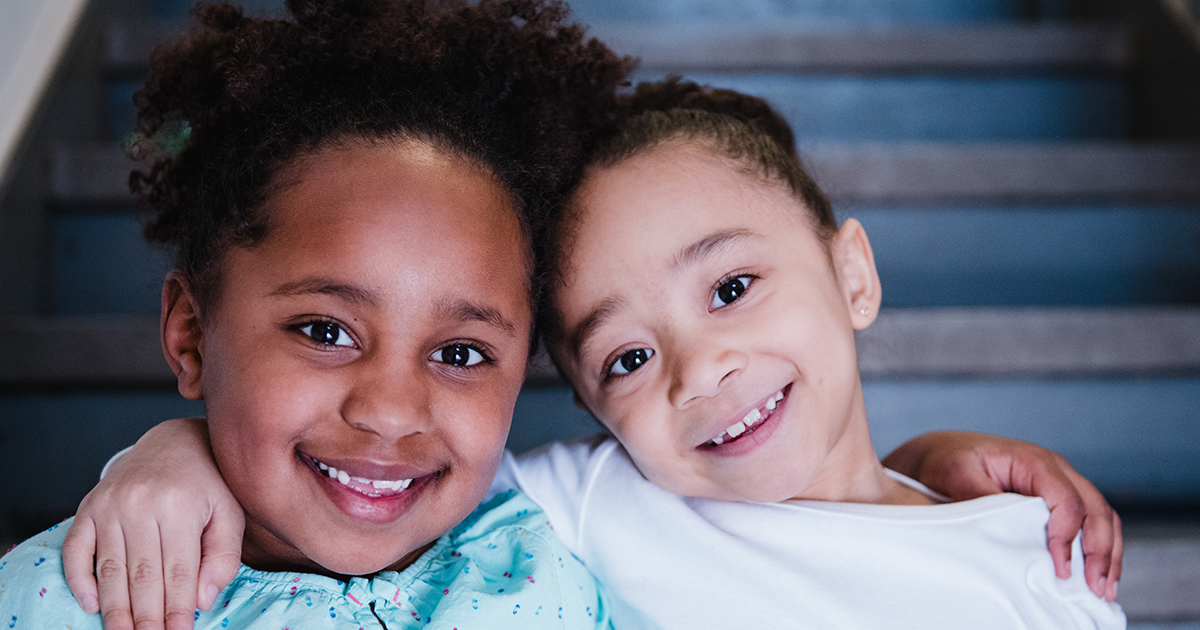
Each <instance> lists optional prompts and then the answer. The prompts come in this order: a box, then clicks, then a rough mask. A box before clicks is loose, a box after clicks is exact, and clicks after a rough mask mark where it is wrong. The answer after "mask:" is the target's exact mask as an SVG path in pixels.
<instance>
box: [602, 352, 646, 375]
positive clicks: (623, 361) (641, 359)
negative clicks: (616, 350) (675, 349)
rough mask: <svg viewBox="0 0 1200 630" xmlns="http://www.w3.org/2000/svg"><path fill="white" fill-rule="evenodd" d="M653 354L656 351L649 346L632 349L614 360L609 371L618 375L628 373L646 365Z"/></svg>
mask: <svg viewBox="0 0 1200 630" xmlns="http://www.w3.org/2000/svg"><path fill="white" fill-rule="evenodd" d="M652 356H654V351H653V350H651V349H649V348H636V349H634V350H630V351H629V352H626V353H625V354H622V355H621V356H619V357H617V360H616V361H614V362H613V365H612V367H611V368H609V373H610V374H613V375H616V376H621V375H623V374H628V373H630V372H632V371H634V370H636V369H638V368H640V367H642V366H643V365H645V364H646V362H647V361H649V360H650V357H652Z"/></svg>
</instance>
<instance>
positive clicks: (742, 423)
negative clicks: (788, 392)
mask: <svg viewBox="0 0 1200 630" xmlns="http://www.w3.org/2000/svg"><path fill="white" fill-rule="evenodd" d="M781 400H783V390H779V391H777V392H775V395H774V396H771V397H770V398H768V399H767V404H766V405H764V407H766V409H767V411H772V410H774V409H775V407H776V405H778V404H779V401H781ZM766 417H767V416H766V414H764V413H763V412H761V411H759V410H758V409H757V408H754V409H751V410H750V412H749V413H747V414H746V416H745V417H744V418H742V419H741V420H739V421H737V422H735V423H734V425H733V426H731V427H729V428H728V429H725V430H724V431H722V432H721V434H720V435H718V436H717V437H715V438H713V439H712V443H713V444H716V445H721V444H724V443H725V440H726V439H733V438H735V437H737V436H739V435H741V434H743V433H745V432H746V429H749V428H750V427H752V426H754V425H756V424H758V423H759V422H762V420H763V418H766ZM726 436H728V438H727V437H726Z"/></svg>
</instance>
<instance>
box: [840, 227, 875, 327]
mask: <svg viewBox="0 0 1200 630" xmlns="http://www.w3.org/2000/svg"><path fill="white" fill-rule="evenodd" d="M831 249H832V253H833V262H834V265H835V266H836V267H837V272H838V279H839V281H840V282H841V286H842V293H843V296H844V297H845V299H846V307H847V308H848V309H849V311H850V323H851V324H852V325H853V326H854V329H855V330H862V329H864V328H866V327H867V326H870V325H871V322H873V321H875V316H876V315H878V314H879V304H880V303H881V302H882V301H883V291H882V287H880V284H879V272H878V271H877V270H876V269H875V254H874V253H873V252H872V251H871V242H870V241H869V240H867V232H866V230H863V226H862V224H861V223H859V222H858V221H857V220H855V219H846V222H845V223H843V224H842V227H841V229H840V230H838V232H837V234H836V235H834V237H833V244H832V248H831Z"/></svg>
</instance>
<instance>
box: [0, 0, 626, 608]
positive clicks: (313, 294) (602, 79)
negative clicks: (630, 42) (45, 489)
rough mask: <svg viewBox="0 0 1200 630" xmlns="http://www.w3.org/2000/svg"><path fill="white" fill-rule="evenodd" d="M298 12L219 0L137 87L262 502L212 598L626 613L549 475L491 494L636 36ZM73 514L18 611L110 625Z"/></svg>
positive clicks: (540, 20)
mask: <svg viewBox="0 0 1200 630" xmlns="http://www.w3.org/2000/svg"><path fill="white" fill-rule="evenodd" d="M289 9H290V10H291V13H292V17H291V19H248V18H246V17H244V16H243V15H242V13H241V11H240V9H238V8H236V7H233V6H231V5H227V4H213V5H202V6H200V7H199V8H198V9H197V10H196V16H197V22H196V24H195V25H194V26H193V27H192V29H191V30H190V31H189V33H188V34H187V35H186V36H185V37H184V38H183V39H182V40H181V41H179V42H178V43H176V44H174V45H171V46H168V47H165V48H160V49H158V50H157V51H156V52H155V53H154V56H153V59H152V62H151V76H150V79H149V81H148V82H147V84H146V86H145V87H144V89H142V90H141V91H140V92H139V93H138V95H137V97H136V101H137V105H138V110H139V111H138V123H139V130H140V133H141V141H140V142H139V143H138V145H137V147H136V148H135V150H134V151H135V153H137V154H138V155H139V156H141V157H146V158H148V159H150V160H152V163H153V165H152V167H151V168H150V169H149V171H148V173H139V174H136V175H135V177H133V178H132V179H131V182H132V187H133V188H134V190H135V192H136V193H137V194H138V196H139V198H140V200H141V202H142V203H143V204H144V205H145V206H146V207H147V208H148V209H149V210H152V211H153V212H154V217H153V220H152V222H151V223H150V224H149V226H148V228H147V231H146V233H147V236H148V237H149V238H150V239H151V240H154V241H157V242H161V243H165V244H167V245H169V246H170V247H172V248H173V249H174V250H175V252H176V253H177V259H176V266H175V269H174V271H172V272H171V273H170V274H169V276H168V277H167V279H166V281H165V283H164V287H163V293H162V316H161V333H162V341H163V348H164V353H165V354H166V357H167V360H168V362H169V363H170V365H171V367H172V369H173V370H174V372H175V374H176V376H177V378H178V384H179V390H180V392H181V393H182V394H184V395H185V396H186V397H188V398H192V399H203V400H204V401H205V406H206V410H207V417H208V428H207V438H208V440H209V443H210V445H211V448H212V453H213V455H214V456H215V458H216V462H217V464H218V466H219V469H220V473H221V475H222V476H223V477H224V479H225V481H226V482H227V483H228V484H229V488H230V490H231V491H232V494H233V496H234V497H235V498H236V500H237V501H238V502H240V504H241V506H242V507H243V508H244V509H245V521H244V539H243V545H242V562H243V563H244V564H243V565H242V567H241V569H240V570H239V571H238V573H237V576H236V578H234V580H233V581H232V583H230V584H229V586H228V587H226V588H225V589H224V590H223V591H222V592H221V593H220V594H219V597H216V598H214V599H215V601H216V603H215V605H212V606H211V610H209V611H207V612H199V611H197V612H196V614H195V617H194V622H195V625H196V626H197V627H202V628H225V627H229V626H233V627H237V628H246V627H256V628H257V627H262V628H267V627H270V628H285V627H292V628H312V627H346V628H391V629H393V630H394V629H396V628H407V627H414V628H415V627H431V628H452V627H461V628H468V627H473V628H504V627H512V628H535V627H539V628H540V627H545V628H594V627H607V625H608V611H607V609H606V607H605V605H604V603H603V602H602V600H601V598H600V593H599V589H598V587H597V584H596V582H595V580H594V578H593V577H592V576H591V574H590V573H588V571H587V570H586V569H585V568H584V567H583V566H582V565H581V564H580V563H579V561H578V560H576V559H575V558H574V557H573V556H572V555H571V554H570V553H569V552H568V551H567V550H566V549H565V548H564V547H563V546H562V544H561V543H560V542H559V540H558V538H557V537H556V536H555V535H554V534H553V532H552V531H551V529H550V527H549V525H548V523H547V519H546V517H545V515H544V514H542V513H541V511H540V510H539V509H538V507H537V506H536V505H535V504H534V503H533V502H531V501H530V500H529V499H527V498H526V497H524V496H523V495H521V494H519V493H515V492H514V493H505V494H502V495H499V496H497V497H495V498H493V499H491V500H489V501H488V502H487V503H485V504H483V505H480V503H481V501H482V500H483V499H484V497H485V493H486V492H487V490H488V488H489V486H490V484H491V483H492V480H493V477H494V475H495V472H496V467H497V465H498V464H499V462H500V460H501V456H502V454H503V452H504V443H505V438H506V436H507V433H508V428H509V423H510V419H511V415H512V409H513V405H514V402H515V400H516V396H517V391H518V390H519V389H520V386H521V383H522V380H523V377H524V373H525V361H526V357H527V354H528V352H529V348H530V345H531V344H530V333H531V328H532V326H531V323H532V309H531V303H532V301H531V298H532V293H531V292H532V286H533V285H532V283H531V270H532V268H533V259H532V249H531V241H530V234H531V233H532V230H533V226H534V225H535V224H536V223H537V222H538V221H539V217H540V216H542V215H544V213H545V210H546V208H547V207H548V204H551V203H553V202H554V199H555V196H556V195H560V194H561V193H562V192H563V191H564V190H565V189H566V186H567V184H568V182H569V181H570V180H571V179H572V178H573V177H574V175H575V173H573V172H572V168H573V167H572V165H578V164H579V163H580V157H579V152H580V151H582V150H583V149H584V148H585V143H584V142H582V141H581V139H580V136H581V134H584V133H587V130H588V129H589V128H591V127H594V126H596V125H599V124H603V123H604V121H605V120H607V117H608V116H609V115H610V114H609V112H611V111H612V107H613V104H612V100H613V93H614V92H613V90H614V87H615V86H616V85H617V84H618V83H619V82H620V81H622V80H623V78H624V76H625V74H626V72H627V70H628V65H629V64H628V62H626V61H625V60H623V59H620V58H617V57H616V56H615V55H613V54H612V53H611V52H610V51H608V50H607V49H605V48H604V47H603V46H600V45H598V44H596V43H594V42H586V41H584V39H583V36H582V31H581V30H580V29H579V28H578V27H574V26H569V25H567V24H565V23H564V22H563V18H564V16H565V13H566V12H565V9H564V8H563V7H562V6H561V5H557V4H552V3H543V2H539V1H536V0H496V1H493V0H482V1H481V2H478V3H475V4H472V5H465V4H463V5H458V4H442V3H435V2H422V1H420V0H412V1H409V2H402V3H397V2H387V1H386V0H330V1H326V2H315V1H305V0H293V1H292V2H289ZM180 143H181V144H182V145H183V148H182V150H179V151H177V152H174V151H171V150H170V146H172V145H173V144H180ZM66 531H67V527H66V526H59V527H56V528H52V529H51V530H49V531H47V532H45V533H43V534H41V535H39V536H37V537H35V538H33V539H30V540H28V541H26V542H24V543H22V544H21V545H19V546H18V547H16V548H15V549H14V550H13V551H11V552H10V553H9V554H8V555H6V556H5V557H4V560H3V561H2V562H0V618H2V619H3V621H4V623H5V624H7V627H9V628H50V627H54V628H63V627H69V628H74V629H75V630H81V629H84V628H100V627H101V625H102V619H101V616H100V615H99V614H88V613H87V612H85V611H83V610H81V609H80V607H79V606H78V605H76V603H75V601H74V600H73V599H72V596H71V593H70V591H69V590H68V588H67V583H66V580H65V578H64V573H63V565H62V562H61V557H60V548H61V545H62V543H63V539H64V533H65V532H66ZM101 570H102V572H103V567H101ZM208 603H209V604H212V602H211V601H210V602H208ZM189 617H191V615H190V614H189ZM188 621H189V622H191V621H193V619H188ZM104 625H106V626H107V625H109V624H107V623H105V624H104Z"/></svg>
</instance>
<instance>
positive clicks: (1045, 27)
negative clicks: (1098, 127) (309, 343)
mask: <svg viewBox="0 0 1200 630" xmlns="http://www.w3.org/2000/svg"><path fill="white" fill-rule="evenodd" d="M180 29H181V25H180V24H178V23H146V22H144V21H135V20H116V21H113V22H112V23H110V24H109V26H108V28H107V29H106V33H105V39H104V61H105V65H106V66H107V67H108V68H109V69H110V70H116V71H133V70H141V69H144V68H145V66H146V61H147V60H148V59H149V57H150V52H151V51H152V50H153V49H154V46H156V45H157V44H159V43H161V42H164V41H169V40H170V39H171V38H172V37H174V36H175V35H176V34H177V33H179V32H180ZM590 33H591V34H592V35H595V36H596V37H599V38H600V39H601V40H602V41H604V42H605V43H607V44H608V45H609V46H610V47H612V48H613V49H614V50H616V51H618V52H620V53H622V54H631V55H636V56H639V57H640V58H641V59H642V67H643V68H645V69H650V68H654V69H667V70H676V71H682V70H696V69H705V70H724V71H730V70H751V69H756V70H786V71H843V72H862V71H865V72H891V71H897V70H901V71H904V70H946V69H951V70H984V71H995V70H1013V69H1032V68H1045V69H1056V68H1057V69H1061V68H1079V69H1108V70H1120V69H1123V68H1125V67H1127V65H1128V64H1129V62H1130V58H1131V51H1132V44H1131V41H1130V36H1129V33H1128V29H1126V28H1125V27H1123V26H1121V25H1117V24H1105V23H1086V24H1075V23H1040V24H1018V23H1013V24H969V25H952V26H922V27H913V26H898V27H891V28H881V27H878V26H872V27H833V28H813V27H812V24H811V22H804V21H795V20H784V21H780V22H776V23H773V24H771V25H770V26H769V27H764V26H763V25H762V24H754V23H746V24H743V25H739V24H736V23H734V24H729V23H721V24H705V23H700V24H675V23H672V24H646V23H596V24H592V25H591V28H590Z"/></svg>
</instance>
